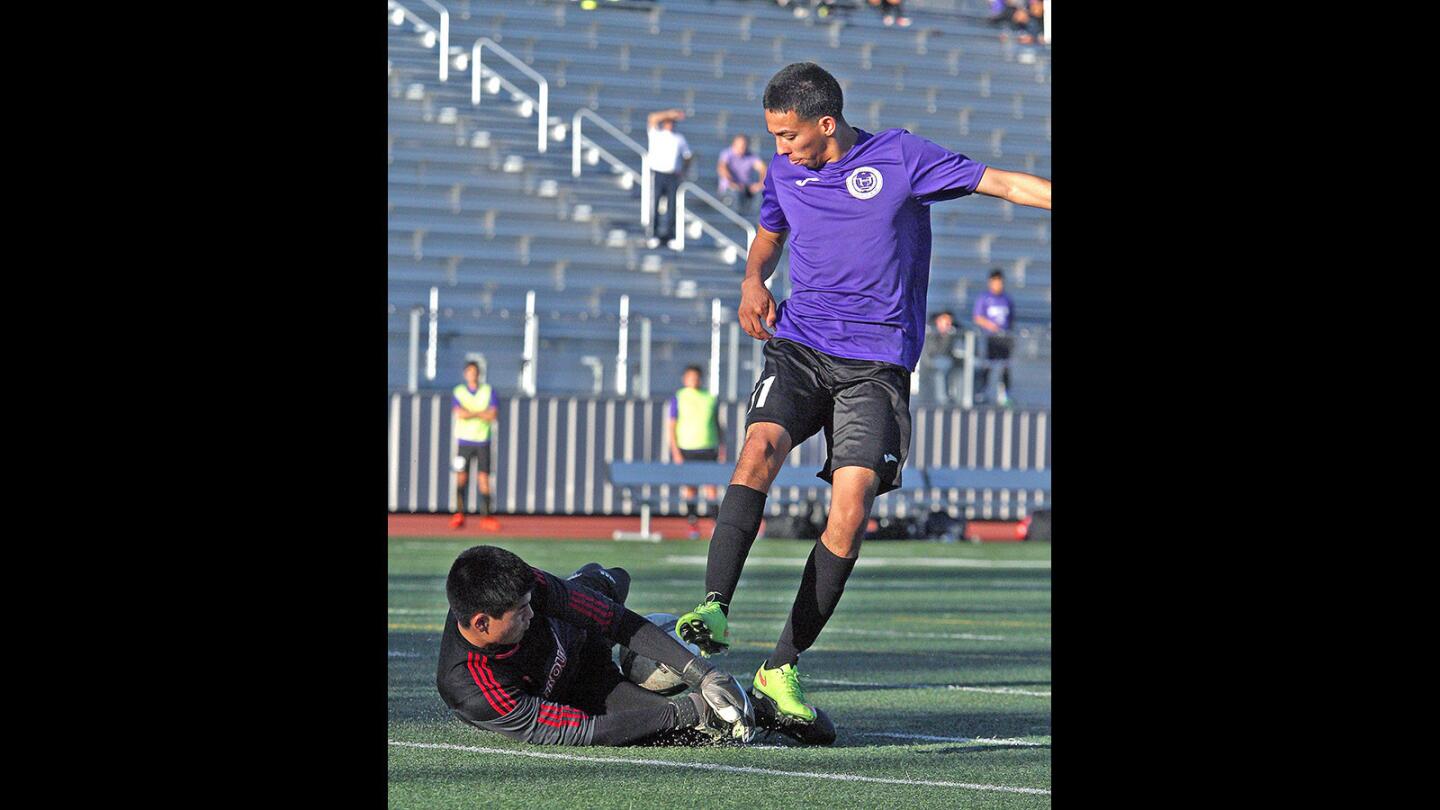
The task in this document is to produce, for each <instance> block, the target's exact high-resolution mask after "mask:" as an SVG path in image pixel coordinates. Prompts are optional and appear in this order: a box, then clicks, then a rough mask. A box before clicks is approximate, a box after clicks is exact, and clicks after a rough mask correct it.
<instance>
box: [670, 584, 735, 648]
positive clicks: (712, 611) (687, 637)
mask: <svg viewBox="0 0 1440 810" xmlns="http://www.w3.org/2000/svg"><path fill="white" fill-rule="evenodd" d="M716 596H718V594H707V595H706V596H705V601H704V602H701V603H700V604H699V605H697V606H696V607H695V609H694V610H692V611H690V612H689V613H686V614H685V615H683V616H681V617H680V618H679V619H676V620H675V634H676V635H678V636H680V638H681V640H682V641H685V642H686V643H689V644H694V645H695V646H697V647H699V648H700V654H701V655H704V656H706V657H709V656H711V655H714V654H715V653H717V652H724V651H725V649H726V648H727V647H729V646H730V643H729V642H728V641H727V639H729V637H730V626H729V625H730V623H729V620H728V619H726V618H725V611H723V610H721V609H720V607H721V606H720V602H719V601H718V600H717V599H716V598H715V597H716Z"/></svg>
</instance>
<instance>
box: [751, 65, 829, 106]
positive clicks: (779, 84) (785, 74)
mask: <svg viewBox="0 0 1440 810" xmlns="http://www.w3.org/2000/svg"><path fill="white" fill-rule="evenodd" d="M764 104H765V109H766V110H769V111H770V112H778V113H783V112H789V111H790V110H794V111H795V115H797V116H799V117H800V119H801V120H803V121H814V120H815V119H817V118H819V117H820V116H822V115H830V116H834V117H835V118H840V117H841V116H840V111H841V110H842V109H844V107H845V98H844V95H843V94H842V93H841V92H840V82H837V81H835V77H834V76H831V75H830V74H829V72H827V71H826V70H825V68H822V67H820V66H819V65H817V64H815V63H814V62H796V63H795V64H793V65H786V66H785V67H783V68H780V72H778V73H776V74H775V75H774V76H772V77H771V78H770V83H769V84H767V85H765V99H764Z"/></svg>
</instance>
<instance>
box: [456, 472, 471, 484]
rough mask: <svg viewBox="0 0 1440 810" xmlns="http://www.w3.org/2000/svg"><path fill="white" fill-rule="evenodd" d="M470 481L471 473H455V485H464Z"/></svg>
mask: <svg viewBox="0 0 1440 810" xmlns="http://www.w3.org/2000/svg"><path fill="white" fill-rule="evenodd" d="M468 483H470V473H467V472H464V471H461V472H457V473H455V486H457V487H463V486H465V485H466V484H468Z"/></svg>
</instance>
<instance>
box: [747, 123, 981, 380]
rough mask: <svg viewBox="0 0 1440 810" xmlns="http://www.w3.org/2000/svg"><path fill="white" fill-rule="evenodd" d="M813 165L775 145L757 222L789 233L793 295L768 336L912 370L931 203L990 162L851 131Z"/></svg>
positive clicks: (966, 185)
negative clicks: (846, 144)
mask: <svg viewBox="0 0 1440 810" xmlns="http://www.w3.org/2000/svg"><path fill="white" fill-rule="evenodd" d="M856 133H857V134H858V135H859V138H858V139H857V140H856V141H855V145H854V146H853V147H851V148H850V151H848V152H846V153H845V155H844V156H843V157H841V158H840V159H839V160H837V161H833V162H831V163H828V164H826V165H825V166H823V167H821V169H820V170H819V171H812V170H810V169H808V168H805V167H804V166H797V165H795V164H793V163H791V162H790V160H789V158H787V157H785V156H784V155H781V154H779V153H777V154H776V155H775V157H774V158H773V159H772V160H771V161H770V171H769V172H768V173H767V174H766V175H765V201H764V202H763V203H762V204H761V206H760V226H761V227H763V228H765V229H766V230H769V231H775V232H780V231H785V230H788V231H790V236H789V244H790V297H789V298H787V299H786V300H784V301H783V302H781V303H780V306H779V312H778V314H777V316H776V322H775V336H776V337H783V338H786V339H788V340H794V341H796V342H798V343H803V344H805V345H806V346H809V347H810V348H812V349H816V350H817V351H822V352H825V353H826V354H830V355H833V356H836V357H849V358H852V359H856V360H879V361H883V362H886V363H895V364H896V365H900V366H904V367H905V368H907V369H911V370H913V369H914V368H915V363H916V361H918V360H919V359H920V348H921V346H923V345H924V343H925V295H926V292H927V291H928V289H929V285H930V206H931V205H932V204H933V203H937V202H940V201H941V200H952V199H954V198H956V197H963V196H965V195H966V194H970V193H972V192H973V191H975V187H976V186H978V185H979V184H980V178H981V176H983V175H984V174H985V169H986V166H985V164H983V163H977V162H975V161H973V160H971V159H970V158H968V157H966V156H964V155H961V154H958V153H956V152H951V151H950V150H948V149H945V148H944V147H942V146H939V145H937V144H934V143H931V142H930V141H927V140H925V139H924V138H921V137H919V136H916V135H911V134H910V133H909V132H907V131H905V130H903V129H887V130H885V131H883V132H879V133H876V134H874V135H872V134H870V133H868V132H865V131H864V130H860V129H857V130H856Z"/></svg>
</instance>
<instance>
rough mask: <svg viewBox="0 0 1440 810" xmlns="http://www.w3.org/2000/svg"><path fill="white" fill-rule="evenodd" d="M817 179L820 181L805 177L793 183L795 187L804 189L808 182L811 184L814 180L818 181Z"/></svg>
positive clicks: (815, 178)
mask: <svg viewBox="0 0 1440 810" xmlns="http://www.w3.org/2000/svg"><path fill="white" fill-rule="evenodd" d="M819 179H820V178H818V177H807V178H805V179H804V180H796V181H795V185H797V186H800V187H801V188H804V187H805V184H806V183H809V182H812V181H815V180H819Z"/></svg>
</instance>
